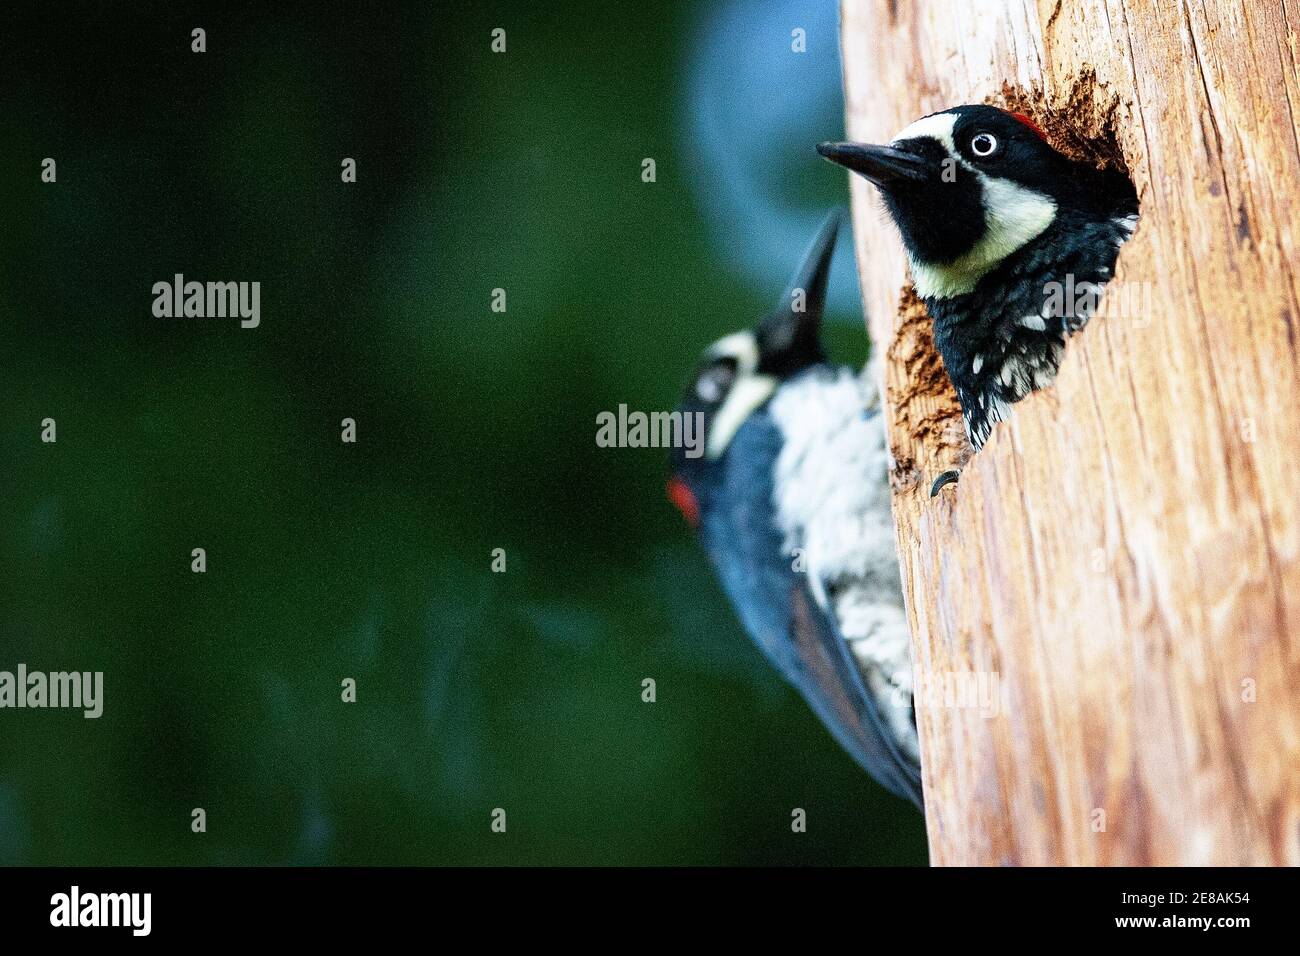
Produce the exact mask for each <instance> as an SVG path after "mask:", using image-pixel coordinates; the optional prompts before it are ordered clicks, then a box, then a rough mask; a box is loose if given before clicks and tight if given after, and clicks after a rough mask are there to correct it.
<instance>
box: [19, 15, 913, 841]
mask: <svg viewBox="0 0 1300 956" xmlns="http://www.w3.org/2000/svg"><path fill="white" fill-rule="evenodd" d="M270 6H272V5H264V4H260V3H250V4H224V5H221V6H215V5H214V6H210V7H197V8H195V9H193V10H183V9H182V6H181V5H166V6H159V7H158V8H157V10H156V11H154V12H147V11H146V10H145V9H144V8H142V7H140V5H138V4H120V5H118V4H95V5H93V6H90V5H87V7H86V8H85V9H83V8H81V7H76V6H60V5H58V4H54V5H50V4H45V3H42V4H33V3H19V4H17V5H6V8H5V10H4V12H3V13H2V14H0V22H2V23H3V44H4V49H3V59H2V60H0V77H2V78H3V84H2V85H0V129H2V130H3V134H2V135H3V142H4V149H3V154H2V155H0V203H2V205H0V208H2V209H3V210H4V222H5V226H6V228H5V229H4V230H3V234H2V235H0V270H2V271H3V286H2V288H0V570H2V571H3V576H2V578H0V669H7V670H12V669H14V668H15V667H16V665H17V664H18V663H19V662H24V663H26V664H27V665H28V667H29V668H32V669H41V670H63V669H76V670H103V671H104V672H105V678H104V681H105V690H104V694H105V709H104V715H103V717H102V718H100V719H99V720H97V721H96V720H86V719H84V718H83V717H82V716H81V715H80V713H79V712H69V711H55V710H47V711H28V710H24V711H15V710H2V711H0V861H3V862H6V863H14V862H18V863H36V864H112V863H125V864H151V863H180V864H190V863H194V864H231V863H257V864H289V863H308V864H314V863H370V864H382V863H392V864H425V863H524V864H534V863H563V864H568V863H588V864H591V863H595V864H601V863H620V864H738V863H837V864H843V863H862V864H865V863H922V862H924V859H925V850H924V831H923V827H922V823H921V819H920V817H919V815H917V814H916V813H915V812H914V811H913V810H912V809H911V808H910V807H908V806H906V805H904V804H903V803H902V802H901V801H898V800H896V799H894V798H892V797H889V796H887V795H886V794H884V792H883V791H881V790H880V789H879V788H878V787H877V786H876V785H875V784H873V783H872V782H871V781H870V780H869V779H868V778H867V776H866V775H865V774H864V773H863V772H862V771H860V770H859V769H858V768H857V766H856V765H854V764H853V762H852V761H851V760H850V759H849V758H848V757H847V756H846V755H844V754H843V753H842V752H841V751H840V750H839V749H838V748H837V747H836V745H835V744H834V743H833V742H832V740H831V738H830V736H829V735H828V734H827V733H826V731H825V730H823V729H822V727H821V726H820V725H819V724H818V723H817V721H816V720H815V719H814V718H813V717H812V716H811V714H810V713H809V712H808V710H807V708H806V707H805V706H804V705H803V703H802V702H801V701H800V700H799V699H798V698H797V697H796V696H795V695H794V693H793V692H791V691H790V690H788V689H787V688H786V687H785V685H784V683H783V682H782V681H781V680H780V678H779V677H778V676H777V675H776V674H775V673H774V672H772V671H771V670H769V669H768V667H767V666H766V664H765V662H764V661H763V660H762V658H761V657H760V656H759V654H758V652H757V651H756V650H755V649H753V648H752V646H751V645H750V643H749V642H748V640H747V638H746V637H745V635H744V633H743V632H742V631H741V629H740V627H739V625H738V624H737V623H736V621H735V619H734V617H733V615H732V613H731V611H730V608H729V607H728V606H727V604H726V603H725V600H724V598H723V596H722V594H721V592H720V590H719V588H718V586H717V585H716V583H715V581H714V578H713V576H712V574H711V572H710V569H709V568H708V566H707V564H706V563H705V561H704V558H703V556H702V555H701V553H700V551H699V550H698V548H697V547H696V544H695V542H694V540H693V538H692V536H691V534H690V533H689V531H688V529H686V528H685V527H684V525H683V524H682V522H681V521H680V519H679V518H678V516H677V515H676V514H675V513H674V512H673V511H672V509H671V508H670V507H669V506H668V505H667V504H666V503H665V501H664V497H663V479H664V459H665V456H664V453H663V452H662V451H658V450H654V449H642V450H638V449H598V448H596V446H595V442H594V436H595V431H596V428H595V419H596V414H597V413H598V412H599V411H602V410H606V409H609V410H612V409H616V408H617V406H618V404H619V403H627V404H628V405H629V406H630V407H632V408H633V409H646V410H651V409H665V408H671V407H672V406H673V405H674V404H675V403H676V399H677V396H678V392H679V389H680V387H681V385H682V382H683V380H684V378H685V377H686V375H687V374H688V373H689V370H690V368H691V366H692V365H693V363H694V360H695V357H696V355H697V353H698V352H699V350H700V349H701V348H702V347H703V346H704V345H706V344H707V343H708V342H709V341H711V340H712V339H714V338H716V337H717V336H719V335H721V334H723V333H725V332H729V331H732V330H733V329H735V328H737V327H739V326H741V325H744V324H747V323H748V322H749V321H750V320H751V319H752V318H754V317H755V316H757V315H758V314H759V313H760V312H762V311H764V310H765V309H767V308H768V307H769V306H770V305H771V303H772V302H774V301H775V297H776V296H777V295H778V294H779V292H780V290H781V288H782V286H783V284H784V282H785V279H786V277H787V274H788V273H789V272H790V271H791V270H792V269H793V267H794V265H795V263H796V261H797V259H798V256H799V253H800V251H801V250H802V249H803V247H804V246H805V244H806V242H807V241H808V239H809V237H810V236H811V234H812V231H813V229H814V228H815V224H816V223H817V222H818V221H819V220H820V219H821V217H822V215H823V214H824V213H825V211H826V209H827V208H828V207H829V206H831V205H833V204H835V203H843V202H845V201H846V200H847V192H846V190H845V184H844V179H843V177H842V176H841V175H838V174H837V173H836V172H835V171H833V170H831V169H829V168H827V167H826V166H825V165H824V164H820V163H819V162H818V160H817V158H816V157H815V155H814V154H813V153H812V150H811V144H812V143H813V142H815V141H816V140H819V139H824V138H829V137H834V136H838V135H839V134H840V132H841V129H842V120H841V105H840V103H839V102H838V100H837V96H838V87H839V80H838V59H837V49H836V47H837V42H838V41H837V38H836V37H835V27H836V23H835V9H834V4H833V2H815V3H807V4H800V3H776V2H762V0H734V2H728V3H719V4H672V3H655V4H648V3H641V4H631V5H625V4H603V3H597V2H592V0H588V2H585V3H556V4H547V5H538V4H529V3H518V4H500V3H484V4H476V5H474V6H473V8H472V12H466V11H464V10H460V11H454V10H450V9H443V8H440V7H437V6H433V5H430V4H425V3H418V4H409V5H407V6H405V7H397V6H393V8H392V9H391V10H390V11H388V12H383V6H382V5H371V4H365V5H357V6H355V7H350V6H333V7H330V10H331V12H329V13H324V12H322V10H321V9H319V8H318V7H317V5H308V4H303V5H301V6H285V7H281V8H277V9H276V10H275V11H272V10H270V9H269V7H270ZM467 6H468V5H467ZM195 26H201V27H203V28H205V29H206V31H207V43H208V52H207V53H205V54H201V55H198V54H193V53H191V52H190V30H191V29H192V28H193V27H195ZM498 26H499V27H503V28H505V29H506V31H507V52H506V53H505V54H503V55H497V54H493V53H492V52H491V51H490V49H489V42H490V36H489V34H490V31H491V30H492V28H494V27H498ZM796 27H801V28H804V29H806V30H807V32H808V52H807V53H805V54H794V53H792V52H791V50H790V42H791V38H790V33H791V30H792V29H793V28H796ZM47 156H49V157H53V158H55V159H56V161H57V163H58V182H57V184H53V185H47V184H42V183H41V182H40V180H39V174H40V162H41V160H42V159H43V158H44V157H47ZM345 156H350V157H354V158H355V159H356V160H357V167H358V182H357V183H356V184H355V185H344V184H342V183H341V182H340V181H339V171H340V167H339V163H340V161H341V159H342V158H343V157H345ZM644 157H653V158H655V160H656V163H657V172H658V181H657V182H656V183H654V184H646V183H643V182H642V181H641V176H640V173H641V160H642V158H644ZM844 246H845V248H843V249H842V250H841V256H840V258H839V259H838V260H837V264H836V270H837V275H836V283H837V285H836V288H835V298H834V304H835V307H836V313H837V314H836V316H835V317H834V318H835V320H836V321H835V324H834V327H833V329H832V330H831V331H832V342H833V345H834V346H835V348H834V351H835V352H836V354H837V356H838V357H840V358H842V359H843V360H845V361H851V362H860V361H861V360H862V359H863V357H864V355H865V353H866V341H865V337H864V336H863V334H862V326H861V315H860V311H858V306H857V297H856V292H855V290H854V287H853V284H852V280H851V273H852V258H851V254H850V253H849V251H848V248H847V247H848V243H845V244H844ZM176 272H183V273H184V274H185V275H186V277H187V278H191V279H198V280H245V281H253V280H256V281H259V282H261V286H262V289H261V296H262V298H261V312H262V321H261V326H260V327H259V328H257V329H249V330H245V329H241V328H240V327H239V323H238V321H237V320H233V319H156V318H154V317H153V316H152V314H151V305H152V294H151V292H150V289H151V286H152V284H153V283H154V282H157V281H160V280H167V281H169V280H170V279H171V277H172V275H173V273H176ZM496 287H503V288H505V289H506V290H507V295H508V300H507V301H508V311H507V312H506V313H505V314H496V313H493V312H492V311H491V310H490V309H489V302H490V295H491V290H492V289H493V288H496ZM46 417H52V418H54V419H56V421H57V427H58V442H57V444H54V445H47V444H42V443H41V442H40V440H39V434H40V422H41V420H42V419H43V418H46ZM344 417H354V418H355V419H356V420H357V422H358V437H359V440H358V443H357V444H355V445H346V444H342V443H341V442H340V440H339V423H340V420H341V419H342V418H344ZM195 547H203V548H206V549H207V554H208V571H207V573H206V574H194V573H192V572H191V570H190V552H191V549H192V548H195ZM498 547H499V548H504V549H505V550H506V553H507V560H508V571H507V572H506V573H505V574H493V573H491V571H490V561H491V551H492V549H493V548H498ZM345 677H353V678H355V679H356V680H357V682H358V688H359V689H358V702H357V703H356V704H353V705H347V704H343V703H342V702H341V701H340V681H341V680H342V679H343V678H345ZM644 677H653V678H655V680H656V681H657V684H658V702H657V703H655V704H653V705H650V704H645V703H642V701H641V698H640V692H641V680H642V679H643V678H644ZM194 807H203V808H205V809H206V811H207V815H208V832H207V833H206V834H202V835H195V834H193V833H191V831H190V811H191V809H192V808H194ZM494 807H503V808H505V809H506V811H507V814H508V821H509V829H508V832H507V833H506V834H504V835H497V834H493V833H491V832H490V829H489V817H490V813H491V811H492V809H493V808H494ZM793 807H803V808H805V809H806V810H807V812H808V821H809V822H808V832H807V833H805V834H793V833H792V832H791V830H790V811H791V808H793Z"/></svg>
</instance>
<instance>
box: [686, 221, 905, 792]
mask: <svg viewBox="0 0 1300 956" xmlns="http://www.w3.org/2000/svg"><path fill="white" fill-rule="evenodd" d="M837 224H838V216H835V217H832V218H831V219H830V220H828V222H827V224H826V225H825V226H824V227H823V229H822V232H821V233H820V234H819V236H818V238H817V241H816V242H815V243H814V244H813V247H812V249H811V250H810V252H809V256H808V259H807V261H806V263H805V264H804V266H803V268H801V269H800V271H799V274H798V275H797V276H796V278H795V280H794V281H793V283H792V284H791V287H790V289H789V290H788V291H787V293H786V296H785V297H784V298H783V300H782V304H781V305H780V306H779V307H778V308H777V310H776V311H775V312H773V313H772V314H771V315H770V316H768V317H767V318H766V319H764V320H763V321H762V322H760V323H759V324H758V326H757V327H756V328H755V329H754V330H753V331H747V332H740V333H737V334H735V335H731V336H727V337H726V338H724V339H721V340H719V341H718V342H717V343H715V344H714V345H713V346H712V347H711V348H710V349H709V350H707V351H706V353H705V355H704V358H703V360H702V362H701V365H700V367H699V369H698V370H697V372H696V375H695V377H694V379H693V381H692V383H691V385H690V387H689V389H688V391H687V394H686V397H685V399H684V400H683V402H682V405H681V410H682V411H683V412H686V413H695V412H699V413H701V414H703V415H704V421H705V436H706V441H705V449H706V451H705V454H704V456H703V457H700V458H696V459H691V458H688V457H686V455H685V454H683V453H682V452H681V451H677V452H675V453H674V455H673V461H672V472H673V474H672V478H671V479H670V482H669V495H670V497H671V498H672V500H673V501H674V503H676V504H677V506H678V507H679V509H680V510H681V511H682V512H683V514H685V515H686V517H687V518H688V520H691V522H692V523H693V524H695V525H696V526H697V527H698V529H699V532H700V536H701V539H702V541H703V544H704V547H705V549H706V551H707V552H708V555H709V557H710V559H711V561H712V563H713V565H714V567H715V568H716V570H717V573H718V575H719V578H720V580H721V582H722V584H723V587H724V589H725V590H726V592H727V594H728V596H729V597H730V599H731V601H732V603H733V604H734V605H735V608H736V611H737V613H738V615H739V617H740V619H741V622H742V624H743V625H744V627H745V629H746V630H747V631H748V632H749V634H750V636H751V637H752V638H753V640H754V641H755V643H756V644H757V645H758V646H759V648H760V649H761V650H762V651H763V653H764V654H765V655H766V656H767V658H768V659H769V660H770V661H771V662H772V663H773V664H774V665H775V666H776V667H777V668H778V669H779V670H780V671H781V673H782V674H783V675H784V676H785V678H786V679H787V680H788V681H789V682H790V683H791V684H792V685H793V686H794V687H795V689H796V690H798V691H799V693H800V694H801V695H802V696H803V698H804V699H805V700H806V701H807V702H808V704H809V706H811V708H812V709H813V711H814V712H815V713H816V714H817V716H818V717H819V718H820V719H821V720H822V722H823V723H824V724H825V725H826V727H827V728H828V729H829V730H830V731H831V733H832V734H833V735H834V736H835V738H836V740H838V741H839V743H840V744H841V745H842V746H843V747H844V749H845V750H847V751H848V752H849V753H850V754H851V755H852V756H853V757H854V758H855V759H856V760H857V761H858V762H859V763H860V764H861V765H862V766H863V767H864V768H865V769H866V770H867V771H868V772H869V773H870V774H871V775H872V777H874V778H875V779H876V780H877V781H878V782H880V783H881V784H882V785H883V786H885V787H886V788H887V789H888V790H890V791H891V792H893V793H895V794H897V795H899V796H902V797H905V798H907V799H910V800H913V801H914V802H916V803H917V804H918V805H920V803H921V786H920V758H919V745H918V742H917V734H916V724H915V719H914V714H913V709H912V668H911V658H910V654H911V645H910V637H909V631H908V626H907V618H906V615H905V612H904V608H903V594H902V585H901V580H900V575H899V568H898V555H897V550H896V546H895V541H894V523H893V517H892V514H891V511H890V490H889V483H888V472H889V466H890V462H889V452H888V446H887V444H886V441H885V432H884V427H883V423H882V417H881V409H880V402H879V400H878V395H877V393H876V386H875V377H874V374H873V371H872V369H870V368H869V369H868V370H867V371H865V372H864V373H862V374H860V375H859V374H854V373H853V372H852V371H851V370H850V369H848V368H844V367H837V366H832V365H831V364H829V363H828V362H827V361H826V358H825V354H824V352H823V351H822V346H821V341H820V322H821V313H822V308H823V304H824V299H825V292H826V280H827V277H828V274H829V269H830V260H831V253H832V251H833V249H834V242H835V234H836V228H837ZM799 300H802V304H803V310H802V311H800V310H798V309H797V308H793V307H792V303H798V302H799Z"/></svg>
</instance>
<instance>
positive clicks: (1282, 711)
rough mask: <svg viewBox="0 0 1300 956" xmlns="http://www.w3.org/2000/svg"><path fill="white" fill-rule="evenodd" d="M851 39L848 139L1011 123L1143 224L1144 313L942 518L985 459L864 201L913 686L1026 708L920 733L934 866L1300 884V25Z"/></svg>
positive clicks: (1189, 22) (898, 8)
mask: <svg viewBox="0 0 1300 956" xmlns="http://www.w3.org/2000/svg"><path fill="white" fill-rule="evenodd" d="M841 16H842V46H843V54H844V73H845V90H846V101H847V135H848V138H849V139H853V140H858V141H867V142H886V141H888V140H889V139H890V138H891V136H892V135H893V134H894V133H895V132H896V131H897V130H899V129H901V128H902V127H903V126H904V125H906V123H907V122H909V121H910V120H912V119H914V118H916V117H918V116H921V115H923V114H925V113H929V112H933V111H935V110H938V109H942V108H945V107H948V106H952V105H956V104H959V103H970V102H992V103H998V104H1004V105H1005V104H1010V105H1014V106H1016V107H1018V108H1021V109H1024V110H1026V111H1028V112H1030V113H1031V114H1032V115H1033V117H1034V118H1035V119H1036V120H1037V121H1039V122H1040V124H1041V125H1043V126H1044V127H1045V128H1046V129H1047V131H1048V133H1049V136H1050V138H1051V139H1052V141H1053V142H1054V143H1056V144H1057V145H1059V146H1060V147H1062V148H1065V149H1067V150H1069V151H1071V152H1074V153H1075V154H1076V155H1092V156H1093V158H1098V159H1106V158H1112V159H1118V160H1119V161H1121V162H1123V163H1124V164H1125V166H1126V167H1127V168H1128V170H1129V171H1130V173H1131V175H1132V176H1133V179H1134V182H1135V183H1136V185H1137V187H1138V191H1139V195H1140V198H1141V204H1142V222H1141V225H1140V227H1139V229H1138V232H1137V234H1136V236H1135V237H1134V238H1133V239H1132V240H1131V241H1130V242H1129V243H1128V245H1126V246H1125V248H1124V251H1123V252H1122V254H1121V256H1120V261H1119V268H1118V270H1117V274H1116V283H1118V284H1123V285H1122V286H1120V285H1117V284H1112V289H1115V288H1121V287H1122V288H1124V289H1125V290H1126V293H1128V295H1127V302H1128V307H1127V308H1120V307H1119V306H1118V305H1117V297H1116V296H1112V295H1111V294H1110V293H1109V292H1108V294H1107V296H1106V298H1105V299H1103V302H1102V307H1101V311H1100V313H1099V315H1098V317H1096V318H1094V319H1093V320H1092V322H1091V323H1090V325H1089V326H1088V328H1087V329H1086V330H1085V331H1084V332H1083V333H1082V334H1081V335H1079V336H1077V337H1075V338H1074V339H1073V340H1072V341H1071V344H1070V346H1069V348H1068V350H1067V355H1066V359H1065V362H1064V364H1063V366H1062V369H1061V373H1060V376H1059V377H1058V379H1057V382H1056V384H1055V385H1054V386H1053V387H1052V388H1049V389H1047V390H1045V391H1043V392H1039V393H1036V394H1035V395H1033V396H1031V397H1030V398H1029V399H1027V400H1026V401H1024V402H1021V403H1020V404H1018V405H1016V406H1015V412H1014V415H1013V417H1012V420H1011V421H1010V422H1008V423H1005V424H1003V425H999V426H998V427H997V428H996V429H995V430H994V433H993V436H992V438H991V440H990V441H989V443H988V444H987V445H986V446H985V448H984V449H983V450H982V451H981V452H980V453H979V454H978V455H977V456H975V457H974V458H973V459H971V461H970V462H969V464H967V466H966V468H965V471H964V472H963V475H962V478H961V482H960V484H958V485H957V486H956V488H955V489H953V488H949V489H947V490H945V491H944V492H943V493H942V495H941V496H940V497H938V498H935V499H930V498H929V497H928V486H929V482H930V480H931V479H932V478H933V477H934V475H935V474H937V473H938V472H939V471H941V470H943V469H944V468H946V467H949V466H950V465H951V464H953V463H954V462H957V461H960V460H961V458H962V457H963V456H964V455H965V454H968V450H967V449H966V447H965V442H964V439H963V437H962V433H961V430H960V423H959V419H958V418H957V415H956V407H957V406H956V400H955V397H954V396H953V395H952V393H951V386H950V385H948V383H947V380H946V377H945V376H944V375H942V374H937V371H938V370H939V369H941V367H942V366H941V362H940V360H939V359H938V357H937V356H936V355H935V354H934V349H933V341H932V339H931V336H930V328H929V322H928V320H927V319H926V318H925V315H924V309H923V307H922V306H921V305H920V303H919V302H917V301H916V300H915V299H913V298H911V297H910V295H908V294H907V293H905V292H904V289H905V287H906V281H907V280H906V272H905V266H904V260H903V255H902V250H901V247H900V245H899V241H898V237H897V234H896V233H895V232H894V231H893V229H892V227H890V226H889V225H888V222H887V219H886V218H885V215H884V211H883V209H882V207H881V206H880V203H879V200H878V197H877V196H876V195H875V194H874V190H873V187H871V186H870V184H868V183H866V182H865V181H863V180H861V179H859V178H857V177H853V178H852V179H851V183H852V185H851V188H852V193H853V207H854V220H855V230H854V232H855V241H856V247H857V255H858V263H859V270H860V273H861V278H862V288H863V294H864V299H865V307H866V312H867V315H868V316H869V317H870V322H869V325H870V328H871V331H872V333H873V337H874V339H875V341H876V342H877V343H880V344H881V345H882V346H883V347H885V348H887V350H888V356H889V359H888V361H887V362H886V363H884V365H885V376H886V386H887V388H886V391H885V394H886V397H887V405H888V412H889V415H890V427H891V438H892V443H893V448H894V455H895V460H896V463H897V467H896V473H895V476H894V479H895V488H896V494H895V499H894V511H895V517H896V521H897V531H898V542H899V551H900V556H901V558H902V562H903V568H904V582H905V588H906V590H907V598H908V611H909V615H910V616H911V619H912V624H913V645H914V653H915V655H916V660H917V666H918V670H919V673H920V676H921V678H922V679H923V680H924V681H926V682H927V683H926V684H925V685H923V686H925V687H929V688H931V689H934V688H939V687H948V688H951V686H952V682H953V681H954V680H956V679H958V678H957V675H967V676H969V675H971V674H976V675H981V676H983V678H984V679H985V680H986V681H992V680H994V679H996V681H997V682H998V686H999V687H1000V688H1001V690H1002V691H1003V693H1004V695H1005V696H1004V698H1002V699H1001V704H1002V706H1001V707H999V708H998V709H997V710H996V713H995V712H994V709H993V707H992V706H991V705H990V704H989V702H988V701H985V706H983V707H979V706H971V705H970V704H971V702H970V700H969V699H954V700H947V701H945V700H932V701H931V702H929V704H928V705H924V706H921V707H920V708H919V714H918V717H919V722H920V726H921V736H922V746H923V750H924V764H925V789H926V799H927V803H928V825H929V839H930V851H931V859H932V862H934V863H936V864H1084V865H1088V864H1173V865H1181V864H1206V865H1208V864H1229V865H1231V864H1292V865H1294V864H1297V863H1300V646H1298V645H1300V560H1298V559H1300V477H1298V476H1297V469H1298V468H1300V364H1298V361H1297V351H1296V350H1297V342H1296V326H1297V324H1298V323H1300V287H1298V285H1297V279H1296V274H1295V273H1296V270H1295V268H1293V263H1294V262H1295V261H1296V251H1297V249H1296V246H1297V236H1298V235H1300V232H1298V231H1297V215H1300V203H1298V202H1297V196H1298V192H1300V186H1298V184H1300V127H1298V126H1297V118H1296V113H1295V110H1294V104H1300V42H1298V40H1297V34H1298V32H1300V0H1292V2H1291V3H1289V4H1288V3H1283V2H1280V0H1277V2H1275V0H1237V2H1232V3H1227V2H1225V3H1215V2H1184V3H1174V2H1167V0H1162V2H1155V0H1080V2H1060V0H1057V2H1040V3H1034V2H1032V0H985V2H977V3H969V2H968V0H926V2H908V3H904V2H900V0H846V2H844V4H843V7H842V10H841ZM1107 136H1109V137H1110V143H1109V144H1107V142H1106V139H1107ZM834 137H835V131H828V135H827V137H826V138H828V139H829V138H834ZM1094 141H1098V142H1100V144H1101V145H1100V146H1098V147H1096V148H1095V150H1094V147H1093V145H1092V144H1093V143H1094ZM1090 150H1091V151H1093V152H1092V153H1090ZM1144 284H1145V285H1144ZM1135 300H1136V301H1137V302H1139V303H1140V307H1139V308H1134V307H1133V302H1134V301H1135ZM967 698H969V695H967ZM923 704H925V702H924V701H923Z"/></svg>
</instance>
